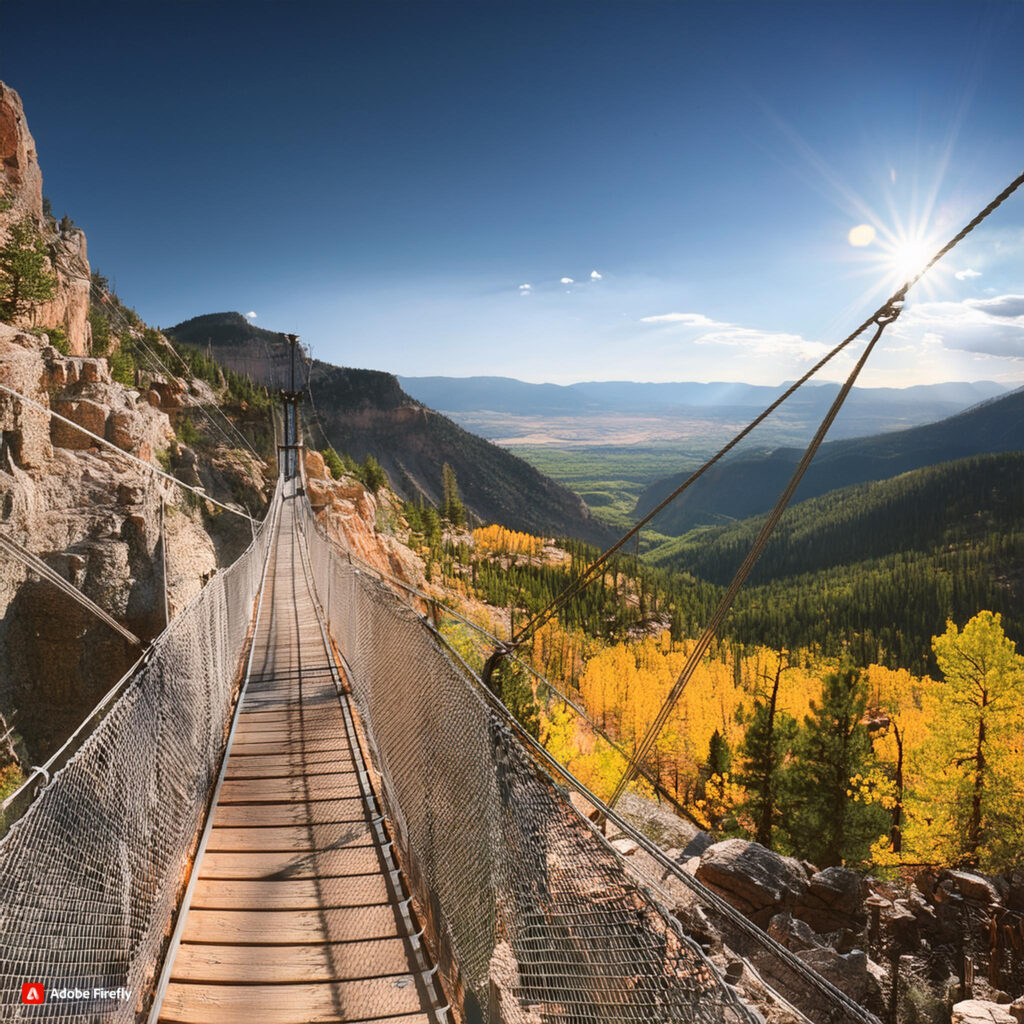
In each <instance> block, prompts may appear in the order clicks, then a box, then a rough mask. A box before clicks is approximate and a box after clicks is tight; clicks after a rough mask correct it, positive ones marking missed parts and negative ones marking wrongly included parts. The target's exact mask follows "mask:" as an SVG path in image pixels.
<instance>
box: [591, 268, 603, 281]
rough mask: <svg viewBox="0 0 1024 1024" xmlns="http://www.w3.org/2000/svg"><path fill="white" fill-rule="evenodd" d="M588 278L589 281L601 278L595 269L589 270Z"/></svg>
mask: <svg viewBox="0 0 1024 1024" xmlns="http://www.w3.org/2000/svg"><path fill="white" fill-rule="evenodd" d="M590 280H591V281H600V280H601V275H600V274H599V273H598V272H597V271H596V270H592V271H591V272H590Z"/></svg>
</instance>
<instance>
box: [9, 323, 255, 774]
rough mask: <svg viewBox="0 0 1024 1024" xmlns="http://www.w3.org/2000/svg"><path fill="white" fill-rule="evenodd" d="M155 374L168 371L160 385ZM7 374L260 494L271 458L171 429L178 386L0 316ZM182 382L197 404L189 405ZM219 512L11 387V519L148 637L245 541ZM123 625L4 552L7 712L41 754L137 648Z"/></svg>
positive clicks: (22, 388) (113, 436) (90, 424)
mask: <svg viewBox="0 0 1024 1024" xmlns="http://www.w3.org/2000/svg"><path fill="white" fill-rule="evenodd" d="M156 383H160V382H156ZM0 384H4V385H5V386H7V387H9V388H12V389H13V390H15V391H16V392H18V393H19V394H21V395H24V396H26V397H27V398H29V399H31V400H33V401H34V402H36V403H38V404H39V405H41V406H42V407H43V408H48V409H52V410H53V411H54V412H56V413H59V414H60V415H61V416H63V417H65V418H66V419H68V420H69V421H71V423H73V424H77V425H79V426H81V427H84V428H85V429H87V430H89V431H91V432H92V433H94V434H97V435H98V436H99V437H102V438H104V439H105V440H107V441H109V442H111V443H112V444H113V445H115V446H116V447H118V448H120V449H122V450H123V451H126V452H129V453H131V454H132V455H135V456H136V457H138V458H140V459H142V460H144V461H149V460H151V459H153V458H154V455H155V454H156V453H166V455H165V458H166V459H167V460H168V461H169V462H171V463H172V464H175V465H176V467H177V469H176V471H177V472H178V473H179V474H180V475H181V476H182V477H185V476H187V475H189V473H191V474H194V475H195V477H196V479H197V481H198V482H200V483H202V484H204V485H206V486H207V488H208V493H210V494H211V495H216V496H224V497H226V498H229V499H230V498H231V497H232V496H233V495H238V494H245V493H246V492H247V490H248V491H249V492H252V491H255V497H253V496H252V494H251V493H250V501H251V502H252V505H253V508H254V511H255V510H256V509H257V508H258V507H259V495H260V493H261V491H262V489H263V486H264V480H263V473H262V471H263V468H264V467H263V466H262V464H258V465H254V464H253V463H254V460H252V459H251V458H249V459H247V458H246V457H245V456H243V455H242V454H241V453H239V452H236V451H232V450H230V449H227V448H226V447H223V446H222V448H221V449H218V450H215V451H214V452H213V453H212V455H211V456H209V457H206V458H199V457H197V456H196V454H195V452H193V451H192V450H191V449H189V448H187V447H186V446H184V445H181V444H180V443H178V442H177V441H176V439H175V434H174V428H173V424H172V418H171V417H172V416H173V415H174V414H175V412H176V410H177V408H180V405H181V401H182V399H181V396H180V395H177V394H176V391H175V389H172V388H164V389H163V390H164V391H165V393H166V394H167V395H168V396H169V400H168V406H169V407H162V406H161V404H160V402H161V400H160V391H159V390H158V389H157V388H156V387H152V388H147V389H145V390H144V391H140V390H136V389H133V388H127V387H124V386H123V385H121V384H118V383H116V382H114V381H113V380H112V379H111V377H110V372H109V368H108V365H107V360H106V359H102V358H89V357H74V356H62V355H61V354H60V353H59V352H57V351H56V349H54V348H53V347H51V346H50V345H48V344H47V342H46V339H45V337H44V338H38V337H36V336H35V335H32V334H28V333H26V332H23V331H19V330H18V329H17V328H14V327H11V326H9V325H2V324H0ZM187 397H188V396H187V393H186V400H187ZM230 518H231V517H230V516H228V515H226V514H222V515H220V516H217V517H214V516H211V515H209V514H208V511H204V509H203V507H202V505H201V503H199V502H196V501H190V500H187V499H186V497H185V496H183V494H182V492H180V490H179V489H178V488H176V487H174V485H173V484H170V483H166V482H164V481H162V480H160V478H159V477H156V476H155V474H152V473H150V472H148V471H147V470H145V469H144V468H143V467H141V466H139V465H137V464H133V463H131V462H129V461H128V460H126V459H122V458H119V457H118V455H117V454H116V452H112V451H110V450H109V449H107V448H105V447H103V446H101V445H99V444H98V443H97V442H96V441H94V440H93V439H92V438H90V437H89V436H88V435H86V434H84V433H82V431H80V430H78V429H76V427H75V426H72V425H71V424H69V423H65V422H62V421H61V420H58V419H56V418H51V417H50V416H48V415H47V413H45V412H42V411H40V410H37V409H34V408H32V407H31V406H29V405H27V404H26V403H25V402H22V401H20V400H19V399H18V398H15V397H13V396H11V395H9V394H7V393H3V392H0V530H2V531H3V533H4V536H6V537H8V538H10V539H11V540H13V541H15V542H16V543H18V544H20V545H21V546H23V547H25V548H27V549H28V550H30V551H31V552H33V553H34V554H37V555H39V556H40V557H41V558H43V560H44V561H46V562H47V563H48V564H49V565H50V567H51V568H53V569H55V570H56V571H57V572H58V573H60V574H61V575H62V576H64V577H65V578H66V579H68V580H69V581H70V582H71V583H73V584H74V585H75V586H76V587H78V588H79V589H80V590H81V591H82V592H83V593H84V594H85V595H86V596H87V597H89V598H90V599H92V600H93V601H94V602H96V603H97V604H99V605H100V606H101V607H102V608H103V609H104V610H106V611H107V612H109V613H110V614H111V615H113V616H114V617H115V618H116V619H117V620H118V621H120V622H122V623H123V624H124V625H126V626H127V627H128V629H129V630H131V631H132V632H134V633H135V634H136V635H138V636H139V637H141V638H142V639H143V640H144V641H146V640H149V639H150V638H152V637H153V636H155V635H156V634H157V633H159V632H160V631H161V630H162V629H163V627H164V624H165V619H164V586H165V568H164V562H165V559H166V587H167V599H168V603H169V606H170V610H171V613H172V615H173V613H174V611H175V610H178V609H180V608H182V607H183V606H184V605H185V604H186V603H187V602H188V600H189V599H190V598H191V597H192V596H194V595H195V594H196V593H198V591H199V589H200V588H201V586H202V584H203V581H204V580H205V579H206V578H209V576H210V575H212V574H213V573H214V572H215V571H216V569H217V567H218V566H219V565H224V564H227V563H228V562H230V561H231V560H233V558H234V557H235V556H236V555H237V553H238V552H239V551H240V550H241V548H242V547H243V546H244V544H245V543H246V542H247V539H248V536H249V530H248V527H247V526H245V524H244V521H243V520H239V523H238V524H232V523H228V522H227V520H228V519H230ZM139 653H140V652H139V651H138V650H137V649H136V648H135V647H134V646H133V645H131V644H130V643H128V642H127V641H126V640H124V639H123V638H122V637H121V636H120V635H119V634H117V633H115V632H114V631H112V630H110V629H109V628H108V627H107V626H106V625H104V624H103V623H101V622H99V621H97V620H96V619H95V618H94V617H93V616H92V614H91V613H90V612H88V611H87V610H86V609H84V608H83V607H82V606H80V605H79V604H77V603H75V602H74V601H73V600H72V599H71V598H70V597H67V596H66V595H64V594H63V593H62V592H61V591H59V590H57V589H55V588H54V587H53V586H52V585H51V584H50V583H47V582H44V581H41V580H38V579H36V578H35V576H34V574H32V573H31V572H29V571H27V570H26V569H25V567H24V566H23V565H22V564H21V563H20V562H18V561H15V560H12V559H11V558H10V557H8V556H6V555H4V556H2V557H0V714H2V715H3V716H4V719H5V720H6V721H7V722H8V723H9V724H11V725H13V726H14V728H15V731H16V733H17V734H18V736H19V737H20V742H21V746H20V749H19V753H20V755H21V756H22V758H23V759H28V760H31V761H32V763H40V762H41V761H42V760H43V759H45V757H46V756H47V755H48V754H49V753H51V752H52V750H53V749H54V748H55V747H56V746H57V745H59V744H60V742H62V741H63V740H64V739H65V738H66V737H67V736H68V735H69V734H70V732H71V731H73V729H74V728H75V727H76V726H77V725H78V724H79V722H80V721H81V720H82V718H83V717H84V716H85V714H86V713H87V712H88V711H89V710H90V709H91V707H92V706H93V705H94V704H95V703H96V701H97V700H98V699H99V697H100V696H101V695H102V694H103V693H104V692H105V691H106V689H107V688H108V687H109V686H110V685H112V683H113V682H115V681H116V680H117V679H118V678H119V676H120V675H121V674H123V672H124V671H125V670H126V669H127V668H128V667H129V666H130V665H131V663H132V662H133V661H134V660H135V659H136V658H137V657H138V655H139Z"/></svg>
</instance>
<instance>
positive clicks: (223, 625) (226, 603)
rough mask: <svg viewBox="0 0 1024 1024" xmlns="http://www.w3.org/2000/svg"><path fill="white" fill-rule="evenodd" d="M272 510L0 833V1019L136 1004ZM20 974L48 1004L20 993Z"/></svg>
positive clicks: (224, 711) (193, 818)
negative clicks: (25, 1001) (25, 999)
mask: <svg viewBox="0 0 1024 1024" xmlns="http://www.w3.org/2000/svg"><path fill="white" fill-rule="evenodd" d="M279 496H280V492H278V495H276V496H275V501H274V504H273V505H272V506H271V513H274V512H275V511H276V509H277V507H278V500H279ZM272 520H273V514H268V516H267V519H266V521H265V522H264V525H263V526H262V527H261V530H260V533H259V534H258V536H257V538H256V540H255V541H254V542H253V544H252V546H251V547H250V548H249V549H248V551H246V553H245V554H243V555H242V557H241V558H239V559H238V561H236V562H235V563H234V564H233V565H232V566H231V567H230V568H229V569H227V570H226V571H224V572H222V573H220V574H218V575H217V576H216V577H214V579H213V580H211V582H210V583H209V584H208V585H207V586H206V587H205V588H204V590H203V591H202V592H201V593H200V594H199V595H198V596H197V597H196V598H195V600H193V601H192V602H191V603H190V604H189V605H188V607H187V608H185V610H184V611H183V612H182V613H181V614H180V615H179V616H178V617H177V618H176V619H175V620H174V622H173V623H172V626H171V628H170V629H168V630H167V631H166V632H165V633H164V634H162V635H161V636H160V637H159V638H158V639H157V640H156V642H155V643H154V646H153V648H152V650H151V657H149V658H148V659H147V660H146V661H145V662H144V663H143V664H142V666H141V667H140V668H139V669H138V670H137V671H136V673H135V675H134V676H133V677H132V678H131V679H130V680H128V681H127V683H126V685H125V686H124V689H123V692H122V693H121V695H120V696H119V697H118V699H117V700H116V702H114V703H113V704H112V706H111V707H110V709H109V710H108V711H107V713H106V714H105V716H104V717H103V718H102V719H101V720H100V721H99V724H98V725H97V726H96V727H95V729H94V730H93V731H92V732H91V733H90V734H89V735H88V736H87V738H85V740H84V741H83V742H82V744H81V746H80V747H79V748H78V750H77V751H76V752H75V753H74V754H73V755H72V756H71V758H70V760H69V761H68V762H67V763H66V764H65V765H64V766H63V767H62V768H60V769H59V770H58V771H56V772H55V774H54V776H53V778H52V780H50V781H49V783H48V785H46V786H45V787H44V788H43V789H42V790H41V791H40V793H39V795H38V797H37V798H36V800H35V801H34V802H33V803H32V804H31V805H30V806H29V807H28V809H27V810H26V811H25V813H24V814H23V815H22V817H21V818H20V819H19V820H17V821H16V822H15V823H14V824H13V825H12V826H11V828H10V831H9V832H8V833H7V834H6V835H5V836H4V837H3V839H2V840H0V1019H2V1020H4V1021H17V1020H26V1019H31V1020H48V1021H76V1022H80V1021H89V1022H93V1021H95V1022H101V1021H102V1022H111V1024H113V1022H118V1024H119V1022H128V1021H134V1020H135V1019H136V1016H137V1014H138V1013H139V1012H140V1011H141V1010H142V1009H143V1004H144V1002H145V1000H146V999H147V998H148V991H149V988H150V986H151V984H152V980H153V977H154V973H155V972H156V971H157V970H158V969H159V966H160V964H159V962H158V961H159V958H160V956H161V953H162V946H163V943H164V941H165V939H166V936H167V933H168V930H169V927H170V922H171V918H172V915H173V913H174V910H175V906H176V901H177V899H178V897H179V896H180V894H181V890H182V886H183V884H184V882H185V879H186V873H187V870H188V867H189V856H190V852H191V851H192V849H193V847H194V844H195V843H196V840H197V838H198V834H199V830H200V826H201V824H202V816H203V812H204V809H205V807H206V803H207V800H208V798H209V795H210V792H211V790H212V786H213V782H214V779H215V777H216V774H217V770H218V765H219V762H220V758H221V755H222V752H223V749H224V742H225V738H226V735H227V729H228V725H229V719H230V713H231V704H232V695H233V692H234V684H235V683H236V682H237V681H238V679H239V675H240V668H241V659H242V655H243V653H244V649H245V641H246V635H247V632H248V628H249V624H250V622H251V619H252V613H253V607H254V601H255V598H256V595H257V593H258V591H259V585H260V578H261V574H262V571H263V565H264V561H265V558H266V552H267V545H268V543H269V541H270V539H271V534H272V529H271V526H272ZM16 799H17V794H16V795H15V797H13V798H12V802H13V801H14V800H16ZM25 983H38V984H41V985H44V986H45V988H46V1002H45V1003H43V1004H42V1005H38V1006H34V1005H22V1001H21V997H22V985H23V984H25ZM118 989H121V990H122V991H121V992H118V991H117V990H118ZM66 990H71V993H70V997H69V998H62V996H61V993H62V992H65V993H66ZM103 992H106V993H109V995H104V994H103ZM125 993H127V995H125Z"/></svg>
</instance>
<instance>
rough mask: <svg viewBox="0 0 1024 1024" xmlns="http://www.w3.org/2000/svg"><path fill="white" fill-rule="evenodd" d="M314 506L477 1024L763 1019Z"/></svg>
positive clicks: (325, 578)
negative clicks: (358, 563)
mask: <svg viewBox="0 0 1024 1024" xmlns="http://www.w3.org/2000/svg"><path fill="white" fill-rule="evenodd" d="M302 508H303V509H304V510H306V511H305V515H306V524H305V532H306V535H307V537H308V541H309V545H310V548H311V554H312V563H313V568H314V573H315V576H316V584H317V589H318V592H319V597H320V601H321V602H322V604H323V607H324V609H325V610H326V611H327V614H328V617H329V619H330V626H331V630H332V632H333V634H334V637H335V639H336V641H337V643H338V644H339V647H340V649H341V652H342V655H343V656H344V657H345V659H346V661H347V662H348V665H349V667H350V669H351V671H352V679H351V686H352V692H353V697H354V699H355V702H356V705H357V707H358V709H359V712H360V714H361V716H362V718H363V721H364V724H365V726H366V731H367V733H368V741H369V743H370V745H371V748H372V752H373V755H374V759H375V764H376V768H377V770H378V771H379V772H380V774H381V777H382V782H383V788H384V792H385V799H386V802H387V804H388V807H389V810H390V813H391V814H392V817H393V822H392V823H393V826H394V827H395V831H396V833H397V835H398V839H399V843H400V845H401V847H402V848H403V849H404V851H405V852H406V855H407V858H408V859H409V860H410V861H411V864H410V865H409V867H410V874H411V876H412V877H413V878H414V879H416V880H417V881H419V882H420V883H421V884H420V886H419V888H420V891H419V892H418V893H417V895H418V896H419V899H420V902H421V903H422V904H423V905H424V908H425V913H426V916H427V918H428V920H429V921H430V923H431V926H432V930H433V931H434V932H435V933H436V934H437V935H438V936H439V937H440V943H441V945H442V946H448V947H449V953H450V957H451V959H452V960H453V961H454V962H455V963H457V964H458V975H459V977H458V979H457V981H456V980H455V979H452V978H451V977H449V979H448V980H449V984H452V983H453V981H455V987H457V988H459V987H461V989H462V990H463V991H464V993H465V1005H466V1009H467V1016H468V1018H469V1019H470V1020H472V1019H478V1020H479V1019H487V1020H501V1021H505V1022H508V1024H513V1022H516V1024H519V1022H522V1024H547V1022H560V1024H569V1022H572V1024H591V1022H593V1024H597V1022H602V1024H605V1022H608V1024H611V1022H627V1021H645V1022H655V1021H684V1020H685V1021H706V1022H712V1021H714V1022H723V1021H731V1022H744V1024H749V1022H751V1021H753V1020H754V1019H755V1017H754V1015H753V1014H751V1012H750V1011H749V1010H748V1009H747V1008H746V1007H745V1006H743V1004H741V1003H740V1002H739V1000H738V999H737V998H736V996H735V995H734V993H733V991H732V990H731V988H729V987H728V986H727V985H725V984H724V983H723V982H722V981H721V979H720V978H719V977H718V975H717V973H716V972H715V971H714V969H713V968H712V967H711V965H710V964H709V963H708V961H707V960H706V959H705V958H704V956H703V955H702V954H701V953H700V951H699V950H698V949H697V948H696V947H695V946H694V945H693V943H692V942H690V941H689V940H688V939H686V938H685V937H684V936H683V934H682V932H681V930H679V927H678V925H677V923H676V922H675V921H674V920H673V919H670V918H669V917H668V916H667V915H665V914H664V913H663V912H662V911H661V910H660V908H659V907H658V906H657V905H656V904H655V903H654V901H653V900H652V899H651V897H650V896H649V894H647V893H646V892H644V891H643V890H641V889H640V888H639V887H638V886H637V885H636V884H635V883H634V882H633V881H631V880H630V878H629V877H628V876H627V875H626V874H625V872H624V870H623V869H622V866H621V864H620V863H619V861H618V859H617V857H616V856H615V854H614V852H613V851H612V850H611V849H610V848H609V847H607V846H606V845H604V843H603V842H602V841H601V839H599V838H598V836H597V835H596V834H595V833H594V832H593V831H592V830H591V829H590V828H589V827H588V826H587V824H586V823H585V822H584V820H583V819H582V818H581V816H580V815H579V814H578V813H577V812H576V810H575V809H574V808H573V807H572V805H571V804H570V802H569V800H568V798H567V797H566V796H565V795H564V793H563V792H562V791H561V790H560V789H558V788H557V787H556V786H555V785H554V783H553V782H552V781H551V779H550V778H549V777H548V776H547V775H546V774H545V773H543V772H542V771H540V770H539V769H538V767H537V766H536V764H535V763H534V762H533V761H532V760H531V758H530V757H529V756H528V755H527V753H526V752H525V750H524V749H523V748H522V746H521V745H520V744H519V742H518V741H517V740H516V739H515V737H514V735H513V733H512V730H511V729H510V727H509V726H508V724H507V722H506V721H505V720H504V719H503V718H502V717H501V716H500V714H499V713H498V712H497V711H495V710H494V709H492V708H491V707H489V706H488V704H487V703H486V701H485V700H484V699H483V697H482V696H481V695H480V693H479V692H478V690H477V689H476V687H475V686H474V684H473V683H472V682H471V681H470V680H469V678H468V676H467V674H466V671H465V669H464V668H462V667H461V666H459V665H457V664H456V663H455V661H454V660H453V659H452V658H451V657H450V655H449V653H448V652H447V651H446V650H445V648H444V647H443V645H442V644H441V642H440V641H439V640H438V638H437V637H436V636H435V635H434V634H433V633H432V632H431V631H430V630H429V629H428V628H427V627H426V625H425V624H424V622H423V621H422V620H421V619H420V618H419V617H418V616H417V615H416V614H415V612H414V611H413V610H412V609H411V608H409V607H408V606H407V605H405V604H404V603H403V602H402V601H401V600H400V599H399V598H398V597H396V595H395V594H394V593H393V592H392V591H391V590H389V589H388V588H386V587H385V586H383V585H382V584H381V583H379V582H378V581H376V580H375V579H373V578H371V577H370V576H369V575H367V574H365V573H363V572H360V571H359V570H357V569H356V568H354V567H353V566H352V565H351V564H349V562H348V561H347V559H346V558H345V556H344V555H343V554H342V553H341V552H340V551H339V550H338V549H337V548H336V547H335V546H334V544H333V543H332V542H331V541H330V540H328V539H327V538H326V537H325V536H323V534H322V533H321V532H319V530H318V529H317V528H316V526H315V524H314V523H313V522H312V518H311V515H310V513H309V512H308V506H306V504H305V503H304V502H303V503H302Z"/></svg>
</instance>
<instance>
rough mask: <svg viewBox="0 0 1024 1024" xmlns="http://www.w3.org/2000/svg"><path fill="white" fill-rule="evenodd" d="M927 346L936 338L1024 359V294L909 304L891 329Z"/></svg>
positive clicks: (955, 347) (945, 344)
mask: <svg viewBox="0 0 1024 1024" xmlns="http://www.w3.org/2000/svg"><path fill="white" fill-rule="evenodd" d="M890 330H891V331H892V333H893V334H894V335H895V337H897V338H903V339H908V340H910V341H912V342H914V343H916V344H917V345H919V346H921V347H922V348H923V347H924V345H925V343H926V342H927V343H929V344H930V350H934V349H935V347H936V341H939V342H941V346H942V348H944V349H946V350H950V351H959V352H972V353H976V354H984V355H990V356H999V357H1002V358H1011V359H1024V295H997V296H994V297H993V298H991V299H966V300H964V301H963V302H922V303H920V304H917V305H914V306H911V307H910V308H909V309H907V311H906V312H905V313H904V314H903V316H902V317H900V319H899V320H898V321H897V322H896V323H895V324H894V325H893V327H892V328H891V329H890Z"/></svg>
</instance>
